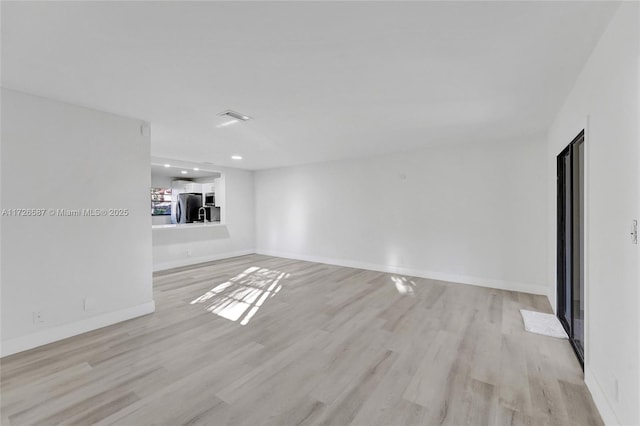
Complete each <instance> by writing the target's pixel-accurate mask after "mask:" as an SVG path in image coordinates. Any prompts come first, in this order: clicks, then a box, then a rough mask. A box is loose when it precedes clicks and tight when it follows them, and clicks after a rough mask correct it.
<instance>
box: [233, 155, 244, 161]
mask: <svg viewBox="0 0 640 426" xmlns="http://www.w3.org/2000/svg"><path fill="white" fill-rule="evenodd" d="M231 159H232V160H242V156H241V155H232V156H231Z"/></svg>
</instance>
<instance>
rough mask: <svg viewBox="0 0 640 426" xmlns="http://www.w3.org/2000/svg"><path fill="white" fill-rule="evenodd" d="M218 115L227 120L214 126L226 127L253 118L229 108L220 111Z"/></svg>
mask: <svg viewBox="0 0 640 426" xmlns="http://www.w3.org/2000/svg"><path fill="white" fill-rule="evenodd" d="M218 117H223V118H226V119H228V120H226V121H223V122H222V123H220V124H218V125H217V126H216V127H226V126H229V125H231V124H234V123H239V122H241V121H249V120H251V119H252V118H253V117H249V116H248V115H246V114H241V113H239V112H237V111H231V110H230V109H228V110H226V111H223V112H221V113H220V114H218Z"/></svg>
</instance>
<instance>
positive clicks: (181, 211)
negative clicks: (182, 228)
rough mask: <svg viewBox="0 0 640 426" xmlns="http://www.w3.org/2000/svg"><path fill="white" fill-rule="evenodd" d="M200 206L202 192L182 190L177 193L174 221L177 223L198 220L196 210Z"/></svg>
mask: <svg viewBox="0 0 640 426" xmlns="http://www.w3.org/2000/svg"><path fill="white" fill-rule="evenodd" d="M200 207H202V194H198V193H195V192H184V193H182V194H178V202H177V205H176V222H177V223H193V222H197V221H198V220H203V219H204V218H203V217H202V218H200V219H198V210H199V209H200Z"/></svg>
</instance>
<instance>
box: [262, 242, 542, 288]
mask: <svg viewBox="0 0 640 426" xmlns="http://www.w3.org/2000/svg"><path fill="white" fill-rule="evenodd" d="M255 252H256V253H257V254H262V255H265V256H274V257H284V258H288V259H296V260H305V261H308V262H316V263H325V264H328V265H336V266H346V267H349V268H358V269H368V270H370V271H379V272H388V273H392V274H400V275H409V276H412V277H420V278H428V279H432V280H438V281H447V282H452V283H458V284H467V285H474V286H479V287H488V288H496V289H500V290H510V291H518V292H521V293H530V294H537V295H542V296H547V293H548V291H549V290H548V288H547V287H546V286H538V285H533V284H525V283H518V282H510V281H503V280H496V279H490V278H478V277H471V276H466V275H452V274H445V273H442V272H432V271H425V270H421V269H412V268H405V267H401V266H390V265H378V264H374V263H366V262H358V261H352V260H344V259H332V258H326V257H319V256H306V255H300V254H294V253H283V252H277V251H272V250H263V249H257V250H256V251H255Z"/></svg>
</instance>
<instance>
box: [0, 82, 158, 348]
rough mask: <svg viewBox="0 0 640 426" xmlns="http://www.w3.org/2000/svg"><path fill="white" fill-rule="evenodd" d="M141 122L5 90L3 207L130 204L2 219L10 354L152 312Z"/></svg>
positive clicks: (5, 338)
mask: <svg viewBox="0 0 640 426" xmlns="http://www.w3.org/2000/svg"><path fill="white" fill-rule="evenodd" d="M142 124H143V123H142V122H141V121H139V120H133V119H129V118H124V117H119V116H115V115H112V114H107V113H103V112H99V111H95V110H90V109H87V108H82V107H78V106H74V105H70V104H64V103H60V102H55V101H52V100H48V99H44V98H39V97H34V96H30V95H27V94H23V93H19V92H15V91H11V90H6V89H2V168H1V175H2V179H1V181H2V193H1V194H2V208H3V209H18V208H39V209H58V208H61V209H62V208H64V209H82V208H90V209H112V208H113V209H116V208H117V209H120V208H122V209H129V215H128V216H125V217H55V216H50V215H49V214H48V213H47V214H45V215H44V216H42V217H7V216H4V217H2V220H1V229H2V260H1V263H2V272H1V273H2V288H1V290H2V354H3V355H7V354H10V353H14V352H18V351H21V350H24V349H28V348H31V347H35V346H38V345H41V344H44V343H48V342H50V341H54V340H58V339H61V338H64V337H68V336H70V335H73V334H78V333H81V332H84V331H88V330H91V329H94V328H98V327H100V326H104V325H108V324H111V323H114V322H118V321H121V320H124V319H128V318H131V317H134V316H138V315H142V314H145V313H149V312H152V311H153V309H154V304H153V300H152V282H151V250H150V247H151V220H150V217H149V184H150V182H149V176H150V155H149V146H150V144H149V137H148V136H142V135H141V125H142ZM85 298H88V299H89V306H88V310H85V309H84V299H85ZM34 311H41V312H42V314H43V319H44V322H43V323H40V324H34V321H33V312H34Z"/></svg>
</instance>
